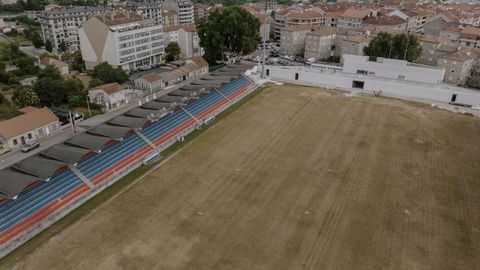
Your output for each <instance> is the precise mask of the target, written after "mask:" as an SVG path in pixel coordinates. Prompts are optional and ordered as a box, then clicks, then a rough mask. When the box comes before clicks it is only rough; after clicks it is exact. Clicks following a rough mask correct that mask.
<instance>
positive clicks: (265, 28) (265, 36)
mask: <svg viewBox="0 0 480 270" xmlns="http://www.w3.org/2000/svg"><path fill="white" fill-rule="evenodd" d="M267 6H268V0H265V14H264V16H265V17H264V19H265V21H264V23H263V55H262V79H265V58H267V55H266V54H267V27H265V26H266V23H267Z"/></svg>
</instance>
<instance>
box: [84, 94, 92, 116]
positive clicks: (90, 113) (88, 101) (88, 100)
mask: <svg viewBox="0 0 480 270" xmlns="http://www.w3.org/2000/svg"><path fill="white" fill-rule="evenodd" d="M85 97H86V98H87V108H88V116H89V117H92V112H91V111H90V99H89V98H88V95H86V96H85Z"/></svg>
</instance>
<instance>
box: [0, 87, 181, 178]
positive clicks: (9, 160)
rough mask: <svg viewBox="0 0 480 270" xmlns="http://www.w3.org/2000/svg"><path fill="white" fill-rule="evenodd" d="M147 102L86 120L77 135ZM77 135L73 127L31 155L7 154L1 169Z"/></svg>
mask: <svg viewBox="0 0 480 270" xmlns="http://www.w3.org/2000/svg"><path fill="white" fill-rule="evenodd" d="M190 82H191V80H190V81H185V82H183V83H180V84H177V85H174V86H171V87H169V88H166V89H164V90H161V91H158V92H156V93H155V95H156V96H157V97H159V96H160V95H164V94H167V93H169V92H171V91H173V90H175V89H177V88H180V87H181V86H183V85H185V84H188V83H190ZM152 97H153V95H150V96H148V99H149V100H152ZM146 100H147V97H143V98H141V99H135V100H132V101H131V102H130V103H129V104H127V105H125V106H123V107H121V108H119V109H117V110H114V111H110V112H108V113H105V114H102V115H97V116H94V117H92V118H89V119H86V120H84V121H82V122H80V123H77V128H76V133H75V134H79V133H82V132H85V131H86V130H87V129H89V128H90V127H93V126H96V125H99V124H101V123H104V122H106V121H108V120H110V119H112V118H113V117H115V116H117V115H120V114H122V113H125V112H127V111H129V110H131V109H133V108H135V107H137V106H139V102H142V103H145V102H146ZM75 134H74V133H73V130H72V128H71V127H68V128H64V129H62V130H61V131H58V132H57V133H56V134H55V135H53V136H50V137H48V138H45V139H43V140H41V141H40V144H41V145H40V147H39V148H37V149H35V150H33V151H31V152H29V153H22V152H21V151H20V150H17V151H14V152H9V153H6V154H4V155H2V156H0V169H3V168H5V167H8V166H10V165H12V164H14V163H16V162H18V161H20V160H22V159H24V158H26V157H29V156H32V155H35V154H37V153H39V152H41V151H43V150H45V149H47V148H49V147H50V146H52V145H55V144H59V143H61V142H63V141H65V140H68V139H70V138H71V137H73V135H75Z"/></svg>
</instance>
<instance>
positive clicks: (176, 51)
mask: <svg viewBox="0 0 480 270" xmlns="http://www.w3.org/2000/svg"><path fill="white" fill-rule="evenodd" d="M181 51H182V50H181V49H180V46H179V45H178V43H177V42H170V43H168V45H167V47H166V48H165V53H166V54H167V56H166V59H167V61H174V60H177V59H178V58H179V56H180V53H181Z"/></svg>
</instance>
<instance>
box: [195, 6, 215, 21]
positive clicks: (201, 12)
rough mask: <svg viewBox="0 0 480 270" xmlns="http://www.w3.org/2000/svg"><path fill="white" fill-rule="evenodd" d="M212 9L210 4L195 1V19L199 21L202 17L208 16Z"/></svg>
mask: <svg viewBox="0 0 480 270" xmlns="http://www.w3.org/2000/svg"><path fill="white" fill-rule="evenodd" d="M210 9H211V7H210V6H209V5H206V4H202V3H195V5H194V7H193V17H194V19H195V21H198V20H199V19H201V18H205V17H207V16H208V13H209V10H210Z"/></svg>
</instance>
